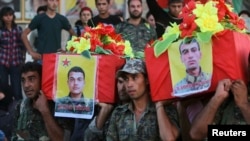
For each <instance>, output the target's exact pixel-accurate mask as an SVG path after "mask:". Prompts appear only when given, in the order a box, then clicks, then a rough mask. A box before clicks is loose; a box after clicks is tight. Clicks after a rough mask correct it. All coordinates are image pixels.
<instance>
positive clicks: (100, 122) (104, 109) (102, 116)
mask: <svg viewBox="0 0 250 141" xmlns="http://www.w3.org/2000/svg"><path fill="white" fill-rule="evenodd" d="M98 106H100V107H101V110H100V112H99V113H98V115H97V116H96V128H97V129H99V130H101V129H102V128H103V126H104V124H105V122H106V121H107V119H108V117H109V115H110V114H111V112H112V109H113V105H111V104H106V103H98Z"/></svg>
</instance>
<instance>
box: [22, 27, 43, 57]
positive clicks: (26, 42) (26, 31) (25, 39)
mask: <svg viewBox="0 0 250 141" xmlns="http://www.w3.org/2000/svg"><path fill="white" fill-rule="evenodd" d="M30 32H31V30H30V28H26V29H24V30H23V33H22V35H21V38H22V40H23V43H24V46H25V47H26V49H27V51H28V53H29V54H30V55H31V57H32V58H33V59H34V60H40V59H41V54H39V53H37V52H35V51H34V50H33V49H32V47H31V45H30V42H29V40H28V34H29V33H30Z"/></svg>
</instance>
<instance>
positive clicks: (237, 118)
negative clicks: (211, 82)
mask: <svg viewBox="0 0 250 141" xmlns="http://www.w3.org/2000/svg"><path fill="white" fill-rule="evenodd" d="M249 108H250V102H249V94H248V91H247V86H246V85H245V83H244V81H242V80H234V81H231V80H230V79H223V80H221V81H220V82H219V83H218V86H217V89H216V92H215V94H214V95H213V96H212V97H211V98H210V100H209V102H208V103H207V105H206V106H205V107H204V108H203V109H202V111H201V112H199V113H198V115H197V116H196V118H195V119H194V122H193V123H192V126H191V130H190V136H191V137H192V138H193V139H194V140H202V139H206V136H207V132H208V128H207V127H208V125H211V124H214V125H215V124H217V125H249V124H250V110H249Z"/></svg>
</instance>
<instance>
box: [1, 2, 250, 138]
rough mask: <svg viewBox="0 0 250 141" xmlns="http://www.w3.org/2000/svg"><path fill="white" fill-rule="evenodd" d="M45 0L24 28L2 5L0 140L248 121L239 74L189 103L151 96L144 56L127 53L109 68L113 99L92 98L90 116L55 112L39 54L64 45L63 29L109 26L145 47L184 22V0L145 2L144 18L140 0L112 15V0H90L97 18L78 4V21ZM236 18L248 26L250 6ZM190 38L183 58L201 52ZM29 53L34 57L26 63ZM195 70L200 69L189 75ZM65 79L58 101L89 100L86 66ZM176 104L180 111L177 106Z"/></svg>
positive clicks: (172, 134) (193, 131) (169, 131)
mask: <svg viewBox="0 0 250 141" xmlns="http://www.w3.org/2000/svg"><path fill="white" fill-rule="evenodd" d="M45 1H46V5H45V6H41V7H39V8H38V9H37V15H36V16H35V17H34V18H33V19H32V20H31V22H30V23H29V24H28V26H27V27H26V28H25V29H24V30H23V29H22V28H21V27H20V26H19V25H18V24H17V23H16V22H15V14H14V13H15V11H14V10H13V9H12V8H11V7H8V6H5V7H2V8H1V9H0V119H1V120H0V141H10V140H11V141H37V140H39V141H40V140H41V141H49V140H51V141H63V140H64V141H104V140H107V141H127V140H128V141H135V140H138V141H139V140H146V141H159V140H162V141H167V140H171V141H175V140H178V141H192V140H204V139H206V138H207V133H208V128H207V126H208V125H210V124H218V125H221V124H236V125H249V124H250V111H249V110H248V108H250V102H249V98H250V97H249V96H250V95H249V91H248V85H247V84H245V82H244V81H243V80H233V81H232V80H230V79H223V80H221V81H219V82H218V85H217V89H216V90H215V91H214V92H213V93H212V94H211V95H209V96H207V97H205V98H204V97H202V98H200V99H199V97H198V98H195V100H194V101H192V100H191V102H190V101H189V103H182V102H181V101H178V100H172V99H170V100H164V101H152V99H151V97H150V82H149V78H148V73H147V69H146V66H145V62H144V59H143V58H141V59H127V60H126V63H125V64H124V66H123V67H122V68H120V69H119V70H118V71H117V72H116V74H114V75H115V76H116V80H115V81H116V94H117V97H118V99H117V101H116V103H112V104H111V103H102V102H98V101H97V102H95V105H94V107H95V109H96V110H95V111H94V115H93V117H92V118H90V119H82V118H77V117H57V116H54V113H55V110H57V108H55V107H56V103H55V101H53V100H48V99H47V98H46V96H45V95H46V94H44V92H43V91H42V90H41V88H42V86H41V85H42V81H41V79H42V67H46V66H43V62H42V57H43V54H47V53H56V52H65V48H64V47H62V46H61V42H62V41H61V31H62V30H66V31H67V32H68V33H69V34H70V37H72V36H81V34H82V33H84V30H85V27H95V26H96V25H97V24H98V23H104V24H109V25H112V26H114V27H115V30H116V32H117V33H119V34H121V35H122V37H123V38H124V39H126V40H129V41H130V43H131V47H132V49H133V52H134V53H136V52H143V51H144V49H145V47H146V44H147V43H149V42H152V41H154V40H156V39H158V38H160V37H161V36H162V35H163V34H164V32H167V31H165V29H166V28H167V27H168V26H170V23H173V22H176V23H177V24H180V23H181V22H182V19H181V18H179V14H180V12H181V10H182V8H183V6H184V1H183V0H168V11H166V10H164V9H162V8H161V7H160V6H159V5H158V4H157V1H156V0H146V1H145V2H146V3H147V5H148V7H149V11H148V13H147V14H146V16H145V17H143V16H142V15H143V1H142V0H127V3H126V4H127V10H128V13H129V16H128V18H127V19H124V17H121V16H120V15H119V16H118V15H112V14H110V13H109V7H110V0H95V5H96V8H97V10H98V15H95V16H94V15H93V12H92V10H91V8H89V7H83V8H81V9H80V10H78V11H79V13H78V14H79V20H77V21H76V23H75V25H74V26H72V25H71V24H70V22H69V20H68V19H67V18H66V17H65V16H64V15H61V14H59V13H57V8H58V4H59V1H58V0H45ZM239 16H241V17H242V18H243V19H244V20H245V21H246V23H248V24H249V21H250V13H249V11H247V10H243V11H241V12H240V13H239ZM247 26H248V27H249V25H247ZM248 30H250V29H248ZM70 37H69V38H70ZM31 38H32V39H31ZM188 44H189V45H192V47H191V46H188ZM188 44H183V45H182V46H180V54H181V59H182V60H183V63H184V64H185V61H184V60H185V52H196V57H197V58H199V57H200V56H201V54H200V48H199V45H198V43H196V42H195V40H192V41H191V42H190V43H188ZM194 45H197V46H195V47H193V46H194ZM183 46H185V51H182V50H184V49H183V48H184V47H183ZM194 48H195V51H194ZM26 52H27V53H28V54H29V55H30V56H31V58H32V61H28V62H25V54H26ZM186 67H187V68H186V72H187V77H189V79H190V77H195V78H196V77H200V78H201V79H207V78H209V79H211V76H207V74H205V73H203V72H202V70H201V69H200V67H199V66H196V68H195V69H193V67H192V68H190V67H189V66H188V65H186ZM193 71H195V72H197V73H198V74H195V75H194V73H192V72H193ZM191 73H192V74H191ZM189 75H190V76H189ZM67 79H68V80H67V83H68V86H69V89H70V92H69V94H68V96H66V97H64V98H62V99H59V100H58V101H59V102H60V103H64V102H65V101H70V100H72V102H71V103H72V105H74V104H76V103H78V105H79V103H80V104H83V105H85V104H86V102H84V101H79V100H78V99H81V98H84V94H83V90H82V89H83V87H84V86H85V85H84V84H85V73H84V70H82V69H81V68H79V67H74V68H72V69H71V70H70V71H69V72H68V77H67ZM192 80H195V81H196V79H192ZM187 81H188V78H186V79H184V80H183V81H181V82H180V83H189V82H187ZM197 81H198V80H197ZM73 85H77V88H78V87H79V89H77V90H76V88H75V87H73ZM199 87H203V86H199ZM65 93H68V92H65ZM197 99H198V100H197ZM180 105H181V106H182V108H184V109H182V110H180V107H179V106H180ZM183 105H185V106H183ZM183 115H185V116H183ZM182 116H183V117H182ZM185 117H186V118H185ZM184 122H185V123H184ZM184 124H185V125H184Z"/></svg>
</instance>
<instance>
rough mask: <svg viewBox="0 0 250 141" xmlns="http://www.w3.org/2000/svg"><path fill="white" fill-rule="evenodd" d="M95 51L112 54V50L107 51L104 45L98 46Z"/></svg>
mask: <svg viewBox="0 0 250 141" xmlns="http://www.w3.org/2000/svg"><path fill="white" fill-rule="evenodd" d="M95 52H96V53H97V54H111V53H110V51H107V50H105V49H103V48H102V47H99V46H97V47H96V49H95Z"/></svg>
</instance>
